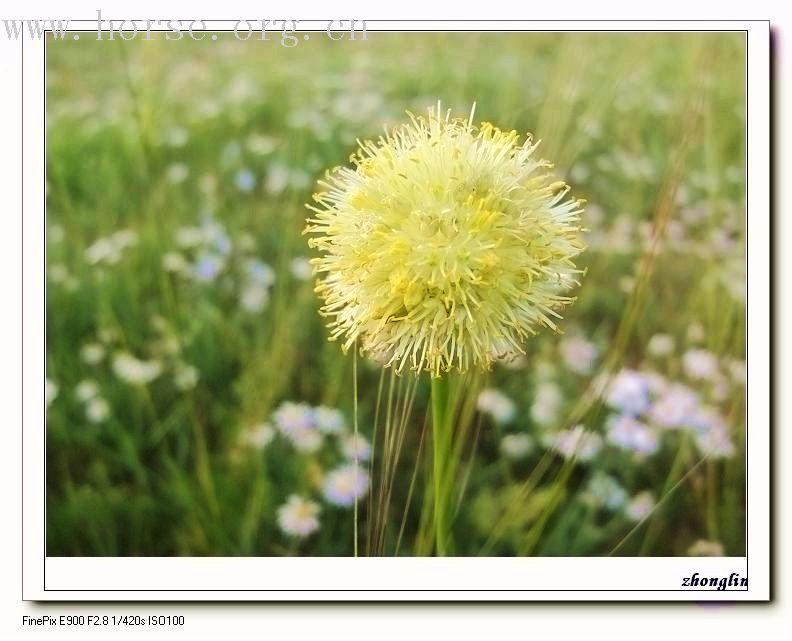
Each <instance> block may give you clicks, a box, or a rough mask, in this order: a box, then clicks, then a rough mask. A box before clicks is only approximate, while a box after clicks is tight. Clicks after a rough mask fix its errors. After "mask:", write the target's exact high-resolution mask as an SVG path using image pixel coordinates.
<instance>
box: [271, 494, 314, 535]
mask: <svg viewBox="0 0 792 641" xmlns="http://www.w3.org/2000/svg"><path fill="white" fill-rule="evenodd" d="M320 509H321V508H320V507H319V505H317V504H316V503H314V502H313V501H309V500H307V499H304V498H302V497H301V496H298V495H296V494H292V495H291V496H290V497H289V499H288V500H287V501H286V503H284V504H283V505H281V506H280V507H279V508H278V513H277V519H278V527H279V528H280V529H281V530H282V531H283V533H284V534H287V535H289V536H294V537H297V538H305V537H306V536H308V535H309V534H312V533H313V532H316V530H318V529H319V512H320Z"/></svg>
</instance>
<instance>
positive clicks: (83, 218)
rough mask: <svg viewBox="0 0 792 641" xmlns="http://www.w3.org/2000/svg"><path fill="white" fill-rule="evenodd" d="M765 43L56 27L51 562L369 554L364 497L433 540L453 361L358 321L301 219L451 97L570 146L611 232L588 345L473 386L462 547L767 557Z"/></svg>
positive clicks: (51, 167) (553, 156) (579, 313)
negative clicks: (434, 360)
mask: <svg viewBox="0 0 792 641" xmlns="http://www.w3.org/2000/svg"><path fill="white" fill-rule="evenodd" d="M744 60H745V39H744V35H743V34H736V33H735V34H730V33H724V34H713V33H699V34H693V33H687V34H683V33H675V34H650V33H639V34H627V33H612V34H583V33H567V34H549V33H513V34H474V33H470V34H465V33H456V34H453V33H449V34H440V33H437V34H419V33H411V34H384V33H375V32H369V34H368V40H367V41H359V40H357V41H350V40H349V39H348V38H347V39H345V40H344V41H338V42H333V41H330V40H329V39H328V38H327V37H326V36H325V35H324V34H312V38H311V40H310V41H302V40H301V41H300V42H299V45H298V46H296V47H294V48H285V47H282V46H279V44H278V39H277V37H275V39H274V40H272V41H269V42H259V41H257V40H256V39H255V38H253V39H251V40H250V41H248V42H240V41H237V40H235V39H234V38H233V36H232V35H231V34H221V35H220V37H219V39H218V41H216V42H212V41H210V40H209V39H208V38H207V39H206V40H205V41H203V42H191V41H190V40H189V39H188V38H185V39H184V40H182V41H178V42H176V41H171V42H166V41H164V40H163V39H155V40H153V41H150V42H149V41H144V40H142V39H138V40H137V41H131V42H122V41H119V40H118V39H116V41H115V42H108V41H104V42H96V41H93V39H92V38H84V39H83V40H81V41H79V42H73V41H71V40H68V41H64V42H61V41H57V42H53V41H50V42H49V43H48V46H47V62H46V69H47V73H46V100H47V104H46V110H47V132H46V145H47V150H46V171H47V185H46V186H47V211H46V224H47V238H46V243H47V286H46V340H47V382H46V403H47V426H46V429H47V482H46V488H47V501H46V505H47V513H46V519H47V552H48V554H49V555H146V556H159V555H223V556H231V555H262V556H269V555H351V554H352V552H353V528H354V524H353V521H354V510H353V503H354V501H355V497H357V498H358V503H359V510H358V521H359V532H360V534H359V545H360V553H361V554H384V555H393V554H398V555H420V554H427V553H431V541H430V540H429V539H430V533H429V532H428V528H427V521H428V519H429V516H430V515H428V510H429V508H428V507H427V506H429V505H430V503H431V501H429V500H428V498H427V497H428V492H429V489H428V488H429V486H430V485H431V483H430V482H429V479H427V477H426V469H427V466H426V460H427V458H428V457H430V456H431V439H430V438H429V437H428V436H427V435H426V433H427V423H428V422H429V420H428V419H427V413H428V396H429V380H428V377H425V376H422V377H418V378H416V377H415V376H414V375H412V374H405V375H403V376H401V377H394V376H393V375H392V373H391V372H390V370H385V371H383V370H381V369H380V368H378V367H377V366H375V365H374V364H371V363H369V362H367V361H366V360H365V359H362V358H358V359H357V361H356V360H355V358H354V357H353V355H352V354H347V355H344V354H342V352H341V350H340V348H339V345H338V344H337V343H333V342H328V340H327V331H326V329H325V327H324V323H323V319H322V318H321V317H320V316H319V314H318V307H319V303H318V301H317V299H316V297H315V295H314V293H313V278H312V276H311V268H310V265H309V264H308V259H309V258H310V257H311V256H310V251H309V249H308V247H307V243H306V239H305V237H304V236H303V235H302V230H303V228H304V226H305V218H306V214H307V211H306V209H305V207H304V204H305V203H306V202H309V201H310V197H311V194H312V192H313V190H314V189H313V188H314V185H315V181H316V179H317V178H319V177H321V175H322V174H323V172H324V170H325V169H326V168H328V167H332V166H335V165H339V164H344V163H347V162H348V158H349V155H350V153H351V152H352V151H354V149H355V145H356V143H355V140H356V138H361V139H363V138H366V137H376V136H377V135H379V134H380V133H381V132H382V127H383V125H386V124H393V123H397V122H400V121H403V120H404V119H405V118H406V116H405V110H408V109H409V110H412V111H415V112H416V113H418V112H425V110H426V108H427V107H428V106H431V105H434V104H436V102H437V100H438V99H440V100H442V101H443V105H444V107H448V108H451V109H452V110H453V111H454V113H455V114H457V115H461V116H466V115H467V114H468V113H469V111H470V107H471V104H472V103H473V102H474V101H475V102H476V103H477V108H476V121H480V120H489V121H491V122H493V123H494V124H495V125H497V126H499V127H501V128H504V129H511V128H514V129H516V130H518V131H519V132H520V133H525V132H531V133H533V134H534V135H535V137H536V138H539V139H541V140H542V144H541V146H540V148H539V155H540V156H541V157H544V158H547V159H549V160H551V161H553V162H554V163H555V171H556V173H557V174H558V175H559V176H561V177H563V178H564V179H565V180H567V181H568V182H569V183H570V184H571V185H572V187H573V193H574V194H575V195H577V196H581V197H584V198H585V199H586V200H587V205H586V210H585V213H584V215H583V224H584V226H585V227H586V229H587V230H588V231H587V232H586V234H585V242H586V244H587V246H588V249H587V251H586V252H585V253H584V254H583V256H582V257H581V260H582V264H583V266H584V267H585V268H586V269H587V273H586V275H585V277H584V278H583V280H582V286H581V287H580V288H578V290H577V291H576V294H577V296H578V301H577V303H576V304H575V305H573V306H572V307H570V308H569V309H568V310H566V312H565V314H564V320H563V322H562V323H561V325H560V328H561V330H562V331H563V334H561V335H556V334H553V333H552V332H549V331H543V332H541V333H540V335H539V336H537V337H536V338H535V339H533V340H532V341H530V342H529V343H528V344H527V345H526V351H527V353H526V355H525V357H524V358H519V359H517V360H513V361H511V362H508V363H503V364H500V365H498V366H497V367H495V368H494V369H493V371H491V372H486V373H481V374H472V375H469V376H467V377H465V378H464V379H463V380H458V381H457V383H456V384H457V388H458V389H460V390H464V398H462V400H461V401H460V409H459V419H458V425H457V429H458V443H459V457H460V459H461V461H462V464H461V465H460V466H459V470H458V475H457V479H456V481H455V492H456V495H455V506H454V509H455V512H454V520H453V532H454V539H455V550H454V551H455V553H456V554H459V555H564V556H587V555H608V554H617V555H667V556H673V555H715V556H717V555H743V554H744V544H745V465H744V461H745V456H744V454H745V362H744V359H745V302H746V296H745V290H746V282H745V260H744V259H745V255H744V252H745V243H744V234H745V216H746V214H745V191H744V190H745V167H744V156H745V148H744V140H745V93H744V92H745V68H744ZM355 369H356V372H357V378H355V377H354V374H355V371H354V370H355ZM355 392H356V393H357V403H358V415H359V421H358V423H359V427H358V435H357V436H355V434H354V433H353V421H352V419H353V411H354V407H353V405H354V399H355V398H356V396H355ZM355 459H357V460H358V461H359V462H360V465H361V466H362V467H363V468H364V469H365V474H358V475H356V474H355V467H354V463H353V461H354V460H355Z"/></svg>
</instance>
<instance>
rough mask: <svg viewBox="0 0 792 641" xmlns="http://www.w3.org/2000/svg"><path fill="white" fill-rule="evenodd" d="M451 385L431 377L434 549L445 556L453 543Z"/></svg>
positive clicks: (446, 381)
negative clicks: (449, 472) (449, 507)
mask: <svg viewBox="0 0 792 641" xmlns="http://www.w3.org/2000/svg"><path fill="white" fill-rule="evenodd" d="M448 397H449V385H448V379H447V378H439V377H438V378H432V450H433V460H434V469H433V470H432V479H433V482H434V531H435V552H436V554H437V556H445V555H446V551H447V550H448V546H449V543H450V533H449V530H448V516H449V510H448V505H449V497H450V493H449V485H450V480H451V479H450V478H448V458H449V455H450V453H451V451H450V449H451V448H450V446H451V431H450V428H451V421H450V420H449V416H448Z"/></svg>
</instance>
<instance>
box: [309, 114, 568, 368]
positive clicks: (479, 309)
mask: <svg viewBox="0 0 792 641" xmlns="http://www.w3.org/2000/svg"><path fill="white" fill-rule="evenodd" d="M410 118H411V120H410V122H409V123H408V124H405V125H402V126H401V127H398V128H396V129H394V130H393V131H391V132H389V133H387V134H386V135H385V137H381V138H380V139H379V140H378V141H377V142H372V141H365V142H361V143H360V148H359V150H358V151H357V152H356V153H355V154H354V155H353V156H352V158H351V161H352V163H353V164H354V168H349V167H338V168H335V169H333V170H332V171H330V172H328V174H327V176H326V178H325V179H324V180H323V181H320V183H319V185H320V191H319V192H318V193H317V194H315V195H314V200H315V201H316V205H309V206H308V207H309V209H311V210H312V211H313V212H314V215H313V217H312V218H310V219H309V221H308V226H307V228H306V233H309V234H312V237H311V239H310V241H309V244H310V246H311V247H313V248H315V249H317V250H318V251H319V253H320V256H319V257H318V258H314V259H313V261H312V262H313V265H314V273H315V274H316V276H317V277H318V283H317V287H316V291H317V293H318V294H319V296H320V297H321V298H322V299H323V301H324V305H323V307H322V310H321V311H322V314H323V315H325V316H326V317H328V318H329V326H330V329H331V334H330V338H331V339H339V338H341V339H342V340H343V348H344V349H348V348H349V347H351V346H352V345H353V344H355V343H356V342H357V343H358V345H359V346H360V347H361V349H362V351H363V352H364V353H366V354H368V355H369V356H371V357H372V358H374V359H375V360H377V361H378V362H381V363H382V364H383V365H385V366H392V367H394V368H395V369H396V371H397V372H399V373H400V372H402V371H403V370H404V368H405V367H409V368H410V369H412V370H414V371H416V372H420V371H429V372H431V374H432V375H433V376H439V375H440V374H442V373H443V372H447V371H450V370H452V369H457V370H459V371H466V370H468V369H471V368H489V366H490V365H491V364H492V362H493V361H495V360H498V359H502V358H509V357H513V356H515V355H517V354H520V353H522V352H523V348H522V343H523V341H524V339H526V338H527V337H528V336H531V335H533V334H535V333H536V332H537V330H538V328H539V327H541V326H547V327H550V328H552V329H556V325H555V322H554V320H553V319H557V318H560V316H559V310H560V309H561V308H563V307H564V306H565V305H567V304H569V303H570V302H571V301H572V298H570V297H569V296H568V295H567V294H568V293H569V290H570V289H571V288H572V287H573V286H575V285H576V284H577V277H578V275H579V274H580V270H578V269H576V267H575V264H574V259H575V257H576V256H577V255H578V254H579V253H580V252H581V251H582V249H583V245H582V242H581V240H580V231H581V228H580V226H579V214H580V213H581V208H580V205H581V203H582V201H580V200H575V199H572V198H569V197H568V194H569V188H568V187H567V186H566V185H565V184H564V183H563V182H562V181H558V180H555V179H554V178H553V177H552V175H551V174H550V173H549V172H548V168H549V167H550V164H549V163H548V162H546V161H544V160H541V159H538V158H536V157H535V151H536V148H537V145H538V143H534V142H533V141H532V140H531V138H530V137H529V138H528V139H527V140H525V141H523V142H522V143H520V141H519V136H518V134H517V132H515V131H510V132H506V131H501V130H500V129H498V128H497V127H494V126H493V125H491V124H489V123H482V124H481V125H480V126H478V127H476V126H474V125H473V123H472V113H471V118H470V119H452V118H451V117H450V112H446V113H444V114H442V115H441V113H440V109H439V105H438V108H437V110H430V111H429V115H428V117H420V116H412V115H411V116H410Z"/></svg>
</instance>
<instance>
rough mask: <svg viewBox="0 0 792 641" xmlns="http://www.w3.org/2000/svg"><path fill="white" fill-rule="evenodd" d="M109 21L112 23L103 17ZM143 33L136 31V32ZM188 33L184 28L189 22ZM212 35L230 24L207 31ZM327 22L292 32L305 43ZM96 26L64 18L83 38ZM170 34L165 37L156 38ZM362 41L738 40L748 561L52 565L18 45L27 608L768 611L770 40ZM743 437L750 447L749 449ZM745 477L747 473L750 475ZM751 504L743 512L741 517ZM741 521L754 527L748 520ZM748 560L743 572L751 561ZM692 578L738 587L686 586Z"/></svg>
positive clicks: (525, 27)
mask: <svg viewBox="0 0 792 641" xmlns="http://www.w3.org/2000/svg"><path fill="white" fill-rule="evenodd" d="M107 17H108V18H109V17H111V16H107ZM137 22H139V23H141V28H142V26H144V25H145V21H137ZM187 22H189V20H187ZM204 22H205V23H206V30H207V31H209V32H213V31H216V32H220V31H229V30H230V29H229V23H232V24H233V23H235V22H236V20H230V21H227V20H205V21H204ZM327 22H328V21H310V20H300V21H299V24H300V29H299V32H300V33H304V32H311V31H324V30H325V28H326V27H327ZM92 27H93V30H95V28H96V20H82V21H80V20H71V21H70V24H69V27H68V31H69V32H77V31H80V32H87V31H91V30H92ZM152 30H159V31H165V30H167V29H166V28H165V27H152ZM366 30H367V32H369V33H370V34H371V36H370V37H376V35H375V34H376V32H378V31H391V32H394V31H395V32H399V31H402V32H407V31H411V32H416V31H457V32H467V31H494V32H521V31H524V32H532V31H539V32H573V31H588V32H613V31H629V32H640V31H649V32H668V31H678V32H697V31H699V32H725V31H728V32H735V31H738V32H744V33H745V34H746V39H747V48H746V54H747V66H746V76H747V86H746V101H747V104H746V136H747V146H746V149H747V154H746V155H747V182H746V194H747V209H746V212H751V214H750V215H748V214H747V213H746V217H747V228H748V230H749V231H748V234H747V241H746V242H747V248H746V249H747V251H746V261H747V266H746V268H747V271H746V273H747V284H748V299H747V300H748V303H747V307H746V314H747V317H748V322H747V326H746V327H747V358H746V361H747V368H748V380H749V381H750V383H751V385H750V386H748V389H747V398H748V402H747V404H746V405H747V409H746V412H747V420H746V430H747V433H746V479H747V481H746V482H747V488H746V537H745V538H746V555H745V556H744V557H720V558H688V557H612V558H601V557H593V558H589V557H552V558H551V557H525V558H512V557H509V558H503V557H497V558H492V557H490V558H475V557H473V558H468V557H457V558H418V557H399V558H371V557H362V558H352V557H301V558H276V557H235V558H225V557H214V558H211V557H207V558H199V557H194V558H193V557H190V558H187V557H182V558H157V557H145V558H133V557H114V558H109V557H90V558H87V557H47V556H46V501H45V491H46V482H45V477H44V475H45V473H46V464H45V443H46V427H45V404H44V401H43V399H44V380H45V352H46V346H45V313H44V310H45V295H46V293H45V251H46V248H45V243H44V237H45V221H44V211H45V201H44V187H43V185H44V175H45V105H44V75H45V72H46V70H45V42H44V40H42V41H39V42H36V41H30V40H27V41H26V40H24V39H23V40H22V42H21V43H20V47H22V105H23V123H22V136H23V144H22V153H23V157H22V173H23V180H22V186H23V208H22V245H23V288H22V290H23V294H22V314H23V372H22V379H23V380H22V385H23V421H22V457H23V470H22V474H23V509H22V511H23V514H22V528H23V538H22V541H23V550H22V563H23V586H22V592H23V598H24V599H25V600H35V601H62V600H68V601H96V600H103V601H109V600H112V601H152V600H172V601H197V600H200V601H354V602H359V601H411V602H412V601H498V602H503V601H767V600H769V599H770V596H771V595H770V583H771V581H770V578H771V568H770V561H771V559H770V543H771V541H770V536H771V533H770V480H771V479H770V465H769V462H770V438H771V429H772V427H773V426H772V423H771V406H770V402H771V399H770V389H771V382H772V381H771V375H770V374H771V371H770V363H771V359H770V347H771V346H770V340H771V335H770V310H771V298H770V295H771V294H770V283H771V273H770V261H769V257H770V255H771V252H770V249H771V239H770V224H771V216H772V212H771V197H770V175H771V173H770V30H769V23H768V22H756V21H750V22H735V21H721V22H708V21H649V22H647V21H544V20H543V21H494V20H493V21H487V20H484V21H473V20H462V21H454V20H449V21H436V20H426V21H425V20H401V21H383V20H367V21H366ZM749 436H750V441H751V447H750V448H749V447H748V440H749V438H748V437H749ZM749 471H750V472H749ZM749 505H750V512H749V510H748V506H749ZM749 514H750V518H749V517H748V515H749ZM749 557H750V559H751V564H750V572H749V565H748V559H749ZM694 572H698V574H699V576H718V577H720V576H727V577H728V576H730V575H731V574H732V573H735V574H737V575H738V576H741V577H743V576H745V577H748V578H749V586H748V587H747V588H736V589H735V588H729V589H727V590H717V589H716V588H703V589H702V588H698V589H691V588H684V587H682V585H681V583H682V579H683V578H684V577H686V576H689V575H692V574H693V573H694Z"/></svg>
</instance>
